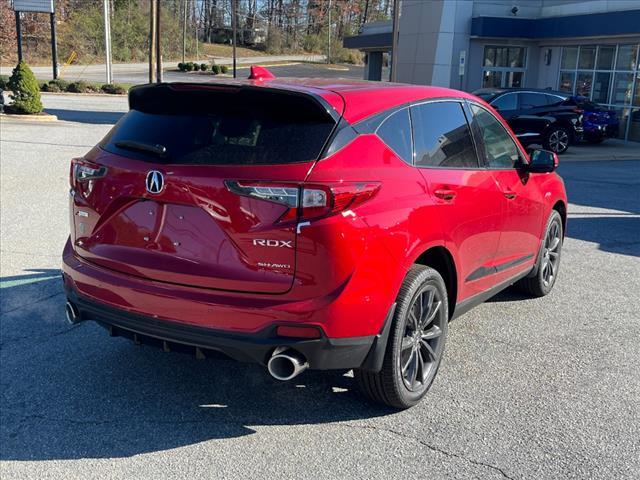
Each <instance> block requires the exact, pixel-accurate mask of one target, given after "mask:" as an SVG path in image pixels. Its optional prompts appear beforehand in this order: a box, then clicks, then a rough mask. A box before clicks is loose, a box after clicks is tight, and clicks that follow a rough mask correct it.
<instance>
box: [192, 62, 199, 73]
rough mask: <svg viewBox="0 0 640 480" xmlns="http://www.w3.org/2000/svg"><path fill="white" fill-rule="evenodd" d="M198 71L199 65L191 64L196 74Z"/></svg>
mask: <svg viewBox="0 0 640 480" xmlns="http://www.w3.org/2000/svg"><path fill="white" fill-rule="evenodd" d="M198 70H200V64H199V63H194V64H193V71H194V72H197V71H198Z"/></svg>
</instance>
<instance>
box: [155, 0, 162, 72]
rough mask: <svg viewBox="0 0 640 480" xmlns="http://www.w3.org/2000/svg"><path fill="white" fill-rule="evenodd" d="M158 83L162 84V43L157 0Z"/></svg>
mask: <svg viewBox="0 0 640 480" xmlns="http://www.w3.org/2000/svg"><path fill="white" fill-rule="evenodd" d="M156 1H157V2H158V4H157V5H156V81H157V82H158V83H161V82H162V49H161V43H160V37H161V35H160V13H161V12H160V1H159V0H156Z"/></svg>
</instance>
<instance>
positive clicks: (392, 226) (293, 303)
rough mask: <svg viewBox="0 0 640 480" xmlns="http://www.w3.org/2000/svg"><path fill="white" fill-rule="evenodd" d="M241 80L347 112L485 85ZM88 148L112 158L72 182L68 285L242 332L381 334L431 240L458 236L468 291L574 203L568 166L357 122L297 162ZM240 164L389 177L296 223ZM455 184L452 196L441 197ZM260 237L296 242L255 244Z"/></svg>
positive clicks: (288, 174) (152, 313)
mask: <svg viewBox="0 0 640 480" xmlns="http://www.w3.org/2000/svg"><path fill="white" fill-rule="evenodd" d="M229 83H231V84H233V85H238V84H240V85H249V86H252V87H260V86H266V87H269V88H271V89H283V90H293V91H296V92H301V93H305V94H309V95H315V96H320V97H322V98H323V99H324V101H326V102H327V104H328V106H329V107H330V108H333V109H334V110H335V112H336V114H337V115H338V116H341V118H342V119H343V120H344V121H345V122H347V123H349V124H354V123H356V122H358V121H360V120H362V119H364V118H367V117H370V116H371V115H373V114H376V113H379V112H381V111H384V110H387V109H389V108H391V107H394V106H396V105H403V104H407V103H410V102H414V101H418V100H424V99H428V98H448V97H452V98H467V99H474V101H477V99H475V97H473V96H471V95H469V94H466V93H463V92H457V91H452V90H448V89H443V88H431V87H420V86H412V85H398V84H381V83H367V82H353V81H344V82H342V81H337V80H308V79H302V80H291V81H289V80H286V81H285V80H282V79H272V80H252V81H237V82H229ZM483 104H484V103H483ZM489 108H490V107H489ZM498 118H499V117H498ZM505 128H507V130H509V129H508V127H507V126H506V124H505ZM509 131H510V130H509ZM75 162H76V163H80V164H87V165H93V166H96V167H100V166H102V167H106V168H107V172H108V173H107V175H106V176H105V177H104V178H99V179H96V180H90V181H89V182H86V183H83V184H74V185H73V188H74V195H72V197H71V199H70V206H71V223H72V228H71V236H70V240H69V242H68V243H67V245H66V247H65V250H64V254H63V271H64V273H65V279H66V282H67V286H68V288H70V289H72V290H73V291H74V292H76V293H77V294H79V295H82V296H83V297H86V298H89V299H91V300H93V301H95V302H98V303H102V304H105V305H108V306H111V307H115V308H118V309H121V310H124V311H127V312H131V313H137V314H141V315H145V316H148V317H154V318H160V319H165V320H168V321H172V322H177V323H183V324H189V325H198V326H202V327H210V328H215V329H218V330H227V331H233V332H258V331H260V330H261V329H263V328H264V327H266V326H269V325H272V324H275V323H291V324H307V325H313V326H317V327H319V328H320V329H321V330H322V332H323V333H324V334H325V335H326V336H328V337H330V338H345V337H361V336H369V335H376V334H378V333H379V332H380V329H381V328H382V325H383V322H384V319H385V317H386V316H387V312H388V311H389V308H390V307H391V305H392V304H393V302H394V301H395V298H396V296H397V294H398V290H399V288H400V285H401V283H402V281H403V279H404V277H405V275H406V272H407V270H408V269H409V268H410V267H411V265H412V264H413V263H414V262H415V261H416V259H417V258H418V257H419V256H420V255H421V254H423V253H424V252H425V251H427V250H428V249H429V248H432V247H441V248H445V249H446V250H447V251H448V252H449V253H450V255H451V257H452V258H453V260H454V263H455V265H454V267H455V271H456V274H457V299H456V301H457V302H460V301H463V300H466V299H469V298H471V297H473V296H474V295H477V294H479V293H482V292H484V291H486V290H488V289H490V288H491V287H493V286H495V285H496V284H498V283H500V282H501V281H503V280H505V279H508V278H511V277H513V276H514V275H515V274H517V273H519V272H522V271H523V270H526V269H530V268H531V266H532V265H533V264H534V263H535V261H536V257H537V253H538V248H539V246H540V242H541V236H542V234H543V229H544V225H545V222H546V219H547V218H548V216H549V213H550V211H551V209H552V208H553V206H554V204H555V203H556V202H562V203H563V204H565V205H566V195H565V192H564V186H563V184H562V181H561V179H560V178H559V177H558V176H557V175H556V174H555V173H551V174H526V175H522V174H519V173H518V172H517V171H516V170H510V171H490V170H486V169H474V170H447V169H419V168H415V167H413V166H411V165H408V164H407V163H406V162H405V161H403V160H402V159H401V158H399V157H398V155H397V154H396V153H395V152H394V151H393V150H391V149H390V148H389V147H388V146H387V145H385V143H383V141H382V140H381V139H380V138H379V137H378V136H377V135H375V134H360V135H357V136H356V137H355V138H354V139H352V140H351V141H349V142H347V144H346V145H344V146H342V148H341V149H339V150H338V151H337V152H335V153H334V154H333V155H330V156H328V157H327V158H323V159H322V160H319V161H317V162H303V163H291V164H287V165H261V166H255V165H254V166H239V165H238V166H206V165H154V164H153V163H149V162H148V161H141V160H135V159H132V158H126V157H123V156H119V155H115V154H112V153H108V152H106V151H104V150H102V149H100V148H94V149H93V150H92V151H91V152H89V153H88V154H87V155H86V156H85V157H84V158H83V159H79V160H76V161H75ZM152 169H156V170H159V171H161V172H162V173H163V174H164V178H165V183H166V187H165V189H164V190H163V191H162V192H161V193H159V194H154V195H152V194H150V193H148V192H147V191H146V189H145V178H146V175H147V173H148V172H149V170H152ZM228 180H239V181H246V182H251V181H254V182H256V181H269V182H280V183H281V184H283V185H293V186H295V187H296V188H305V186H306V187H307V188H313V186H314V185H335V184H336V183H341V182H344V183H346V184H359V183H363V184H364V183H368V182H376V183H378V184H380V188H379V189H378V190H377V192H376V193H375V195H374V196H373V198H371V199H369V200H367V201H366V202H364V203H362V204H361V205H358V206H357V207H355V208H354V209H349V208H347V209H345V210H343V211H341V212H339V213H337V214H335V215H331V216H328V217H325V218H320V219H312V220H311V221H310V223H309V224H308V225H306V224H304V223H303V222H302V223H301V224H300V225H298V224H297V223H296V222H293V223H292V222H289V223H287V222H285V223H279V218H280V217H281V216H282V215H283V214H284V213H285V212H286V210H287V208H286V207H285V206H283V205H281V204H277V203H274V202H270V201H265V200H262V199H257V198H251V197H247V196H242V195H238V194H237V193H234V192H232V191H230V190H229V189H228V188H227V187H226V184H225V181H228ZM442 190H446V191H453V192H455V196H454V198H452V199H443V198H440V197H438V196H437V192H438V191H442ZM505 191H508V192H511V193H513V194H514V197H513V198H512V199H507V198H506V197H505ZM81 224H82V225H81ZM262 239H269V240H274V241H278V242H285V243H287V244H290V245H291V248H289V247H284V248H269V247H265V246H262V245H260V243H259V242H258V244H256V242H255V241H256V240H258V241H259V240H262ZM521 257H527V258H526V261H523V262H521V263H519V264H518V265H516V266H514V267H513V268H506V269H503V270H501V271H500V272H499V273H496V274H494V275H486V276H482V277H481V278H478V279H474V274H475V273H477V272H478V271H482V269H487V268H491V267H495V266H496V265H501V264H504V263H508V262H509V261H510V260H512V259H518V258H521ZM452 307H453V306H452ZM451 309H452V310H453V308H451Z"/></svg>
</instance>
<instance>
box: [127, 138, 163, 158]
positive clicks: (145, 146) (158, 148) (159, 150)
mask: <svg viewBox="0 0 640 480" xmlns="http://www.w3.org/2000/svg"><path fill="white" fill-rule="evenodd" d="M115 145H116V147H118V148H124V149H127V150H138V151H140V152H146V153H152V154H154V155H156V156H158V157H164V156H165V155H166V154H167V147H165V146H164V145H160V144H159V143H154V144H150V143H143V142H136V141H135V140H120V141H118V142H116V144H115Z"/></svg>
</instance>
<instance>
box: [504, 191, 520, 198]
mask: <svg viewBox="0 0 640 480" xmlns="http://www.w3.org/2000/svg"><path fill="white" fill-rule="evenodd" d="M502 194H503V195H504V196H505V197H507V199H509V200H513V199H514V198H516V197H517V196H518V194H517V193H516V192H514V191H513V190H506V191H504V192H502Z"/></svg>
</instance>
